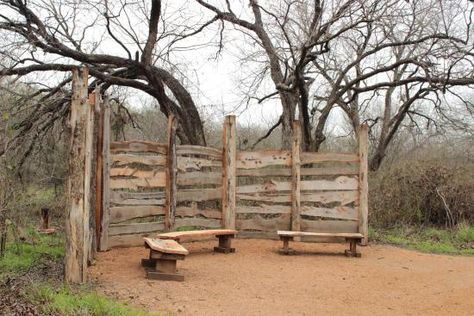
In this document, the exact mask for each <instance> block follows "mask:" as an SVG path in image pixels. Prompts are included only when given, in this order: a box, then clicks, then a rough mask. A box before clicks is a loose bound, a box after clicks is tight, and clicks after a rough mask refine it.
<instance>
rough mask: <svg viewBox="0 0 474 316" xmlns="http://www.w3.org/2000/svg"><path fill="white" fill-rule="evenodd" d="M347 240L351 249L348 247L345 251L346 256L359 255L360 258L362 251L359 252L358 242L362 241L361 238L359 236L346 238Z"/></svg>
mask: <svg viewBox="0 0 474 316" xmlns="http://www.w3.org/2000/svg"><path fill="white" fill-rule="evenodd" d="M346 241H348V242H349V249H346V251H345V252H344V253H345V254H346V257H357V258H360V257H361V254H360V252H357V243H358V242H360V241H361V239H358V238H346Z"/></svg>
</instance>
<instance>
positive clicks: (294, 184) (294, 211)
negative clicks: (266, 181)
mask: <svg viewBox="0 0 474 316" xmlns="http://www.w3.org/2000/svg"><path fill="white" fill-rule="evenodd" d="M300 142H301V131H300V123H299V121H294V122H293V135H292V142H291V230H297V231H298V230H300V228H301V223H300V221H301V218H300V213H301V174H300V168H301V161H300Z"/></svg>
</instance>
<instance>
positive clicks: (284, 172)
mask: <svg viewBox="0 0 474 316" xmlns="http://www.w3.org/2000/svg"><path fill="white" fill-rule="evenodd" d="M237 176H238V177H289V176H291V168H288V167H286V166H281V167H279V168H264V169H237Z"/></svg>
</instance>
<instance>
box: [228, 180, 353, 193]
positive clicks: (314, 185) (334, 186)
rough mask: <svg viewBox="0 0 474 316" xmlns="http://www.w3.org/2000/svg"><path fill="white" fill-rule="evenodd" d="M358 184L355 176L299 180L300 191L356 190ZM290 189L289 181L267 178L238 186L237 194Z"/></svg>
mask: <svg viewBox="0 0 474 316" xmlns="http://www.w3.org/2000/svg"><path fill="white" fill-rule="evenodd" d="M358 184H359V182H358V181H357V179H356V178H350V177H345V176H340V177H337V178H336V179H334V180H307V181H301V191H309V190H312V191H330V190H334V191H336V190H357V188H358ZM290 190H291V183H290V182H279V181H273V180H268V181H265V182H264V183H262V184H251V185H242V186H238V187H237V194H249V193H251V194H255V193H262V192H265V193H271V192H279V191H290Z"/></svg>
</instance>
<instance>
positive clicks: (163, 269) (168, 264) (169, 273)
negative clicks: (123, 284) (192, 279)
mask: <svg viewBox="0 0 474 316" xmlns="http://www.w3.org/2000/svg"><path fill="white" fill-rule="evenodd" d="M155 261H156V265H155V269H154V270H148V271H147V272H146V276H147V278H148V279H157V280H168V281H184V275H181V274H178V273H177V272H176V260H169V259H156V260H155Z"/></svg>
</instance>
